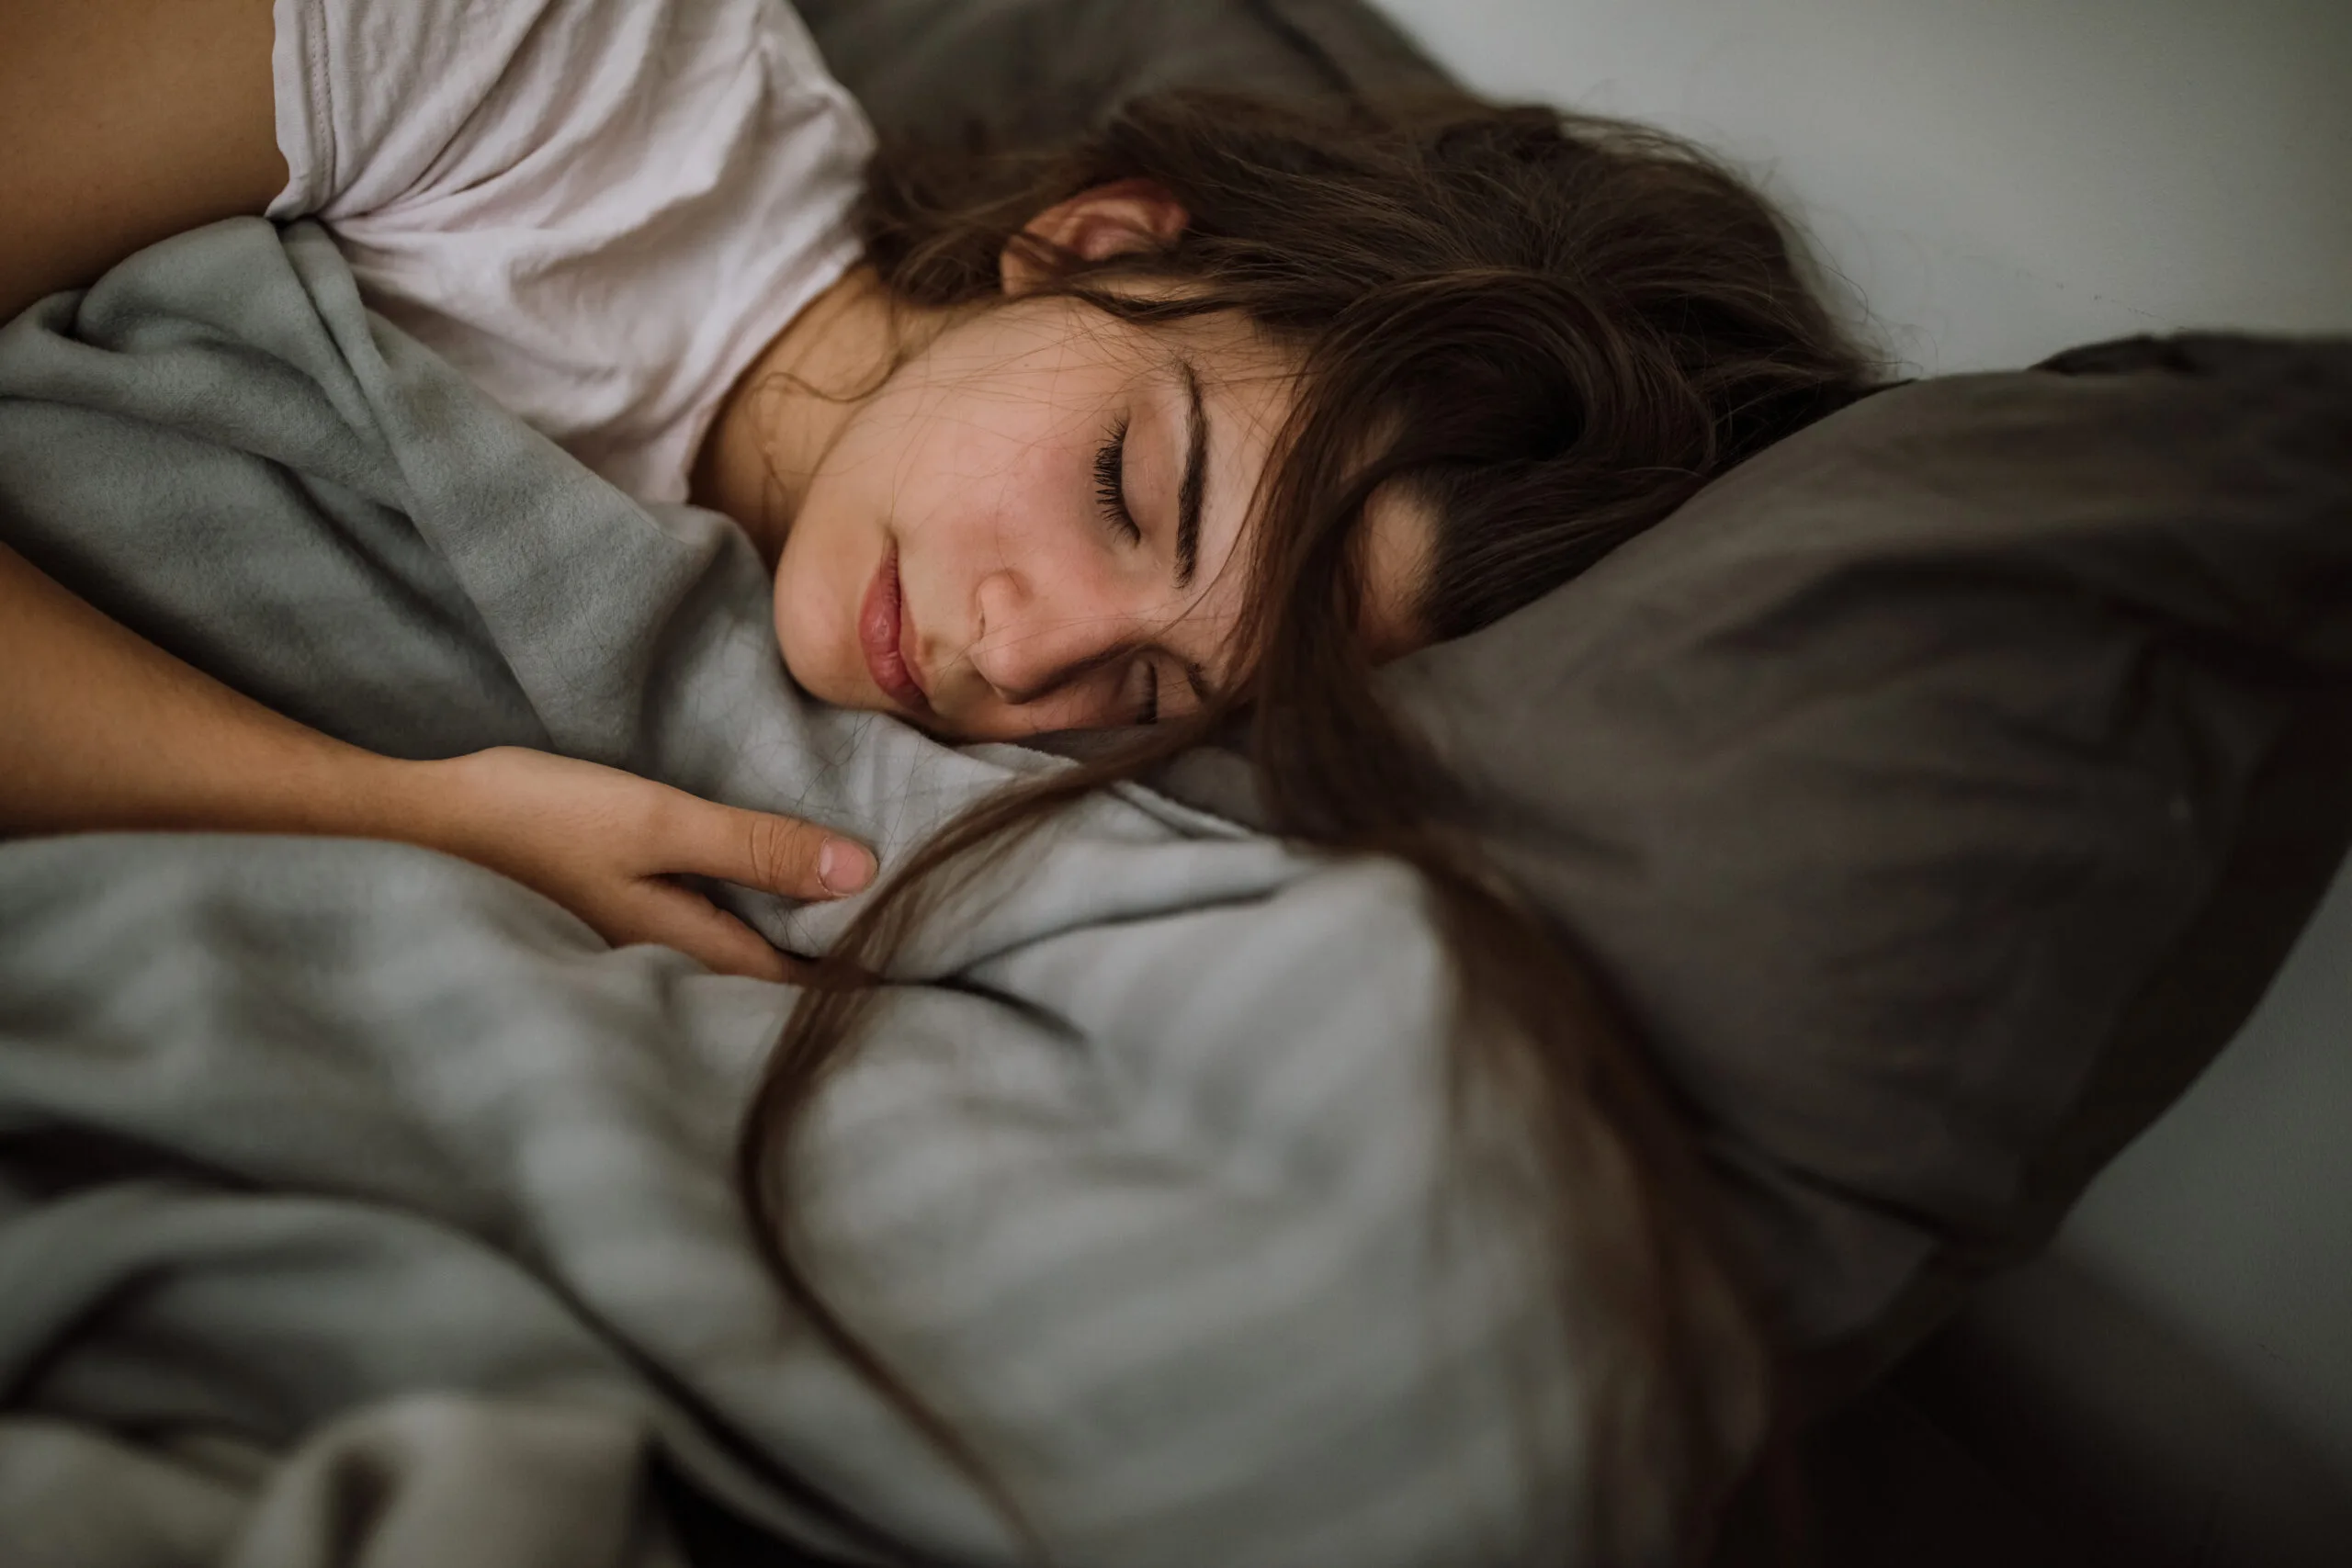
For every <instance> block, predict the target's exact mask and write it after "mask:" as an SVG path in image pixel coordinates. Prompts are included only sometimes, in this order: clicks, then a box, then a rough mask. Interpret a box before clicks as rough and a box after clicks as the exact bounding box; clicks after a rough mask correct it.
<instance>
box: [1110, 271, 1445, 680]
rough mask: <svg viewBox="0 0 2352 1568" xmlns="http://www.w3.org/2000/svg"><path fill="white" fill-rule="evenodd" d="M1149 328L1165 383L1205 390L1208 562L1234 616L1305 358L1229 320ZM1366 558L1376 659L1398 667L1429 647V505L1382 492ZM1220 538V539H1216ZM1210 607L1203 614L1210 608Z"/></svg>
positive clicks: (1408, 495)
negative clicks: (1424, 619)
mask: <svg viewBox="0 0 2352 1568" xmlns="http://www.w3.org/2000/svg"><path fill="white" fill-rule="evenodd" d="M1172 328H1173V330H1171V328H1170V327H1161V328H1154V329H1146V333H1147V335H1148V336H1151V337H1154V338H1156V339H1157V340H1158V341H1157V344H1156V354H1157V363H1156V366H1155V369H1156V371H1157V373H1158V374H1160V375H1163V376H1166V377H1169V378H1171V379H1176V380H1180V381H1181V380H1182V379H1183V378H1186V376H1187V375H1188V374H1189V375H1190V376H1191V377H1192V378H1195V379H1196V380H1197V382H1198V385H1199V388H1200V394H1201V401H1202V409H1203V412H1204V414H1205V415H1206V417H1207V420H1208V423H1209V428H1210V455H1211V457H1210V463H1209V467H1208V473H1207V483H1206V490H1207V494H1206V497H1205V498H1204V499H1205V504H1204V507H1203V519H1204V520H1203V535H1204V537H1203V540H1202V544H1203V556H1204V561H1206V560H1210V559H1214V560H1215V561H1216V562H1217V563H1218V565H1219V567H1220V568H1221V569H1227V568H1229V569H1230V570H1220V571H1219V573H1218V575H1219V576H1220V577H1221V578H1222V579H1224V580H1225V581H1224V582H1223V583H1222V584H1220V585H1219V587H1218V588H1217V589H1213V590H1212V591H1211V592H1212V594H1215V593H1216V592H1222V593H1223V594H1225V595H1227V596H1229V600H1228V604H1229V607H1230V609H1232V610H1238V605H1239V601H1240V600H1241V599H1243V598H1244V597H1246V594H1247V592H1248V585H1247V584H1246V582H1243V581H1241V578H1242V567H1243V565H1244V563H1246V561H1247V560H1248V558H1249V557H1250V553H1251V552H1250V551H1249V550H1247V549H1245V548H1243V547H1242V546H1243V545H1244V544H1246V543H1247V542H1248V541H1249V539H1250V535H1251V533H1252V531H1253V530H1254V529H1255V528H1256V526H1257V525H1259V523H1260V522H1261V511H1260V509H1261V507H1262V505H1263V502H1264V492H1265V490H1266V488H1267V481H1268V479H1270V475H1269V474H1268V468H1269V465H1270V464H1271V463H1272V461H1273V460H1274V459H1275V457H1276V456H1277V446H1278V443H1279V441H1280V439H1281V437H1282V435H1283V430H1284V426H1285V424H1286V423H1287V422H1288V421H1289V419H1290V417H1291V414H1292V412H1294V411H1295V408H1296V407H1297V403H1298V399H1299V395H1300V379H1299V377H1300V372H1299V366H1298V358H1297V355H1295V354H1293V353H1290V352H1288V351H1286V350H1284V349H1283V348H1282V347H1281V346H1280V345H1278V344H1274V343H1273V342H1272V341H1271V340H1270V339H1268V338H1267V337H1266V336H1265V334H1263V333H1261V332H1259V331H1258V330H1257V329H1256V328H1255V327H1254V326H1253V325H1251V324H1250V322H1248V321H1243V320H1240V319H1238V318H1236V317H1233V316H1230V315H1218V316H1206V317H1199V318H1193V319H1191V320H1187V321H1181V322H1177V323H1173V324H1172ZM1362 527H1363V536H1362V544H1361V551H1362V553H1361V556H1360V558H1361V560H1362V561H1363V570H1364V576H1365V581H1364V584H1363V588H1364V597H1363V621H1362V623H1361V625H1360V626H1359V628H1358V629H1359V631H1360V632H1361V633H1362V635H1363V638H1364V642H1365V645H1366V649H1367V650H1368V651H1369V652H1370V654H1371V656H1372V657H1373V658H1374V660H1386V659H1393V658H1396V657H1398V656H1399V655H1402V654H1405V653H1408V652H1410V651H1412V650H1413V649H1415V648H1418V647H1421V646H1423V645H1425V644H1426V643H1427V642H1428V641H1429V640H1430V639H1429V637H1428V636H1427V634H1426V631H1425V629H1424V628H1423V626H1422V625H1421V621H1420V616H1419V613H1418V610H1419V601H1420V596H1421V593H1420V591H1421V585H1422V584H1423V583H1424V582H1425V581H1427V577H1428V571H1429V567H1430V561H1431V559H1432V558H1433V556H1434V553H1435V548H1436V539H1437V519H1436V514H1435V513H1434V512H1433V511H1432V510H1431V509H1430V506H1429V505H1428V503H1427V502H1426V501H1425V500H1424V499H1423V498H1421V497H1419V496H1418V495H1416V494H1414V493H1412V492H1411V491H1409V490H1408V488H1407V487H1405V486H1402V485H1397V484H1391V485H1385V486H1383V487H1382V488H1381V489H1380V490H1378V491H1375V492H1374V495H1373V497H1372V500H1371V502H1370V503H1369V504H1368V505H1367V507H1366V508H1365V513H1364V517H1363V525H1362ZM1212 535H1213V536H1214V537H1213V538H1212ZM1208 607H1209V606H1207V605H1204V609H1205V608H1208Z"/></svg>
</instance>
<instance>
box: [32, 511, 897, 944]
mask: <svg viewBox="0 0 2352 1568" xmlns="http://www.w3.org/2000/svg"><path fill="white" fill-rule="evenodd" d="M0 669H6V671H9V677H8V679H7V680H6V681H5V682H0V736H5V737H6V746H5V748H0V837H6V836H8V835H13V834H18V833H28V832H32V833H43V832H73V831H90V830H102V829H225V830H232V831H251V832H273V833H322V834H332V835H337V836H343V837H350V838H369V839H390V840H399V841H402V842H407V843H413V844H421V845H424V846H425V847H427V848H430V849H437V850H442V851H445V852H448V853H451V854H456V855H461V856H463V857H465V858H466V859H469V860H471V861H475V862H477V863H481V864H482V865H486V866H489V867H491V868H492V870H495V871H499V872H502V873H503V874H506V875H508V876H511V877H513V878H515V880H516V881H518V882H521V883H523V884H525V885H526V886H530V887H533V888H536V889H537V890H538V891H539V892H541V893H543V894H545V895H547V896H548V897H550V898H553V899H554V900H555V901H556V902H558V903H560V904H561V905H563V906H564V907H565V908H569V909H570V910H571V912H572V913H573V914H575V915H578V916H579V917H580V918H581V919H583V920H585V921H586V922H587V923H588V924H589V925H590V926H592V927H594V929H595V930H596V931H597V932H598V933H599V934H600V935H602V936H604V937H605V940H607V941H609V942H614V943H616V944H619V943H625V942H661V943H662V944H664V945H666V946H670V947H675V948H679V949H681V950H683V951H684V952H686V953H690V954H692V955H693V956H695V958H698V959H700V960H701V961H702V962H703V963H704V964H708V965H709V966H710V967H712V968H714V969H719V970H725V971H728V972H729V973H733V974H740V975H753V976H761V977H763V978H768V979H783V978H786V977H788V976H790V974H791V973H792V966H791V964H790V962H789V961H788V960H786V958H785V957H784V956H783V955H782V954H780V953H777V952H775V949H773V948H771V947H770V946H769V945H768V944H767V942H765V941H763V940H762V939H761V938H760V937H759V936H758V935H757V934H756V933H755V932H753V931H751V930H750V928H748V927H746V926H744V925H743V924H742V923H741V921H739V920H737V919H735V918H734V917H733V916H731V915H729V914H727V913H725V912H724V911H722V910H720V909H719V908H717V907H716V906H715V905H713V904H712V903H711V902H710V901H709V900H707V899H706V898H704V897H701V896H700V895H698V894H695V893H693V892H691V891H689V890H688V889H686V888H685V887H684V886H680V885H679V884H678V883H676V882H675V881H673V877H675V876H677V875H679V874H693V875H697V876H708V877H717V878H718V879H720V880H722V881H728V882H737V883H742V884H744V885H746V886H753V887H763V888H767V889H769V890H770V891H773V892H776V893H782V894H784V895H786V896H787V897H797V898H822V897H832V896H833V895H835V894H838V893H846V892H854V891H855V890H856V889H858V888H860V887H863V886H865V884H866V882H867V881H869V880H870V879H871V877H872V876H873V873H874V861H873V857H872V856H871V855H870V854H868V853H867V852H865V850H864V849H863V848H862V847H860V846H858V845H856V844H854V843H851V842H849V841H848V840H842V839H837V838H835V837H834V836H833V835H831V834H830V833H828V832H826V831H825V830H824V829H820V828H816V827H813V826H811V825H809V824H808V823H804V822H797V821H795V820H793V819H792V818H785V817H774V816H769V815H766V814H764V813H761V812H755V811H742V810H738V809H736V808H735V807H728V806H718V805H714V804H713V803H711V802H709V801H706V800H701V799H697V798H696V797H695V796H693V795H686V794H684V793H682V792H681V791H678V790H674V789H671V788H669V787H668V786H666V785H663V784H653V783H651V782H650V781H648V780H645V779H641V778H638V777H636V776H635V775H633V774H629V773H621V772H618V771H617V770H615V769H611V768H604V767H599V766H597V765H595V764H594V763H592V762H582V761H574V760H572V759H570V758H564V757H552V756H548V755H546V754H544V753H541V752H536V751H527V750H517V749H515V748H501V749H499V750H491V751H481V752H476V753H474V754H472V755H470V756H465V757H456V758H451V759H448V760H447V761H425V762H411V761H394V760H392V759H390V758H386V757H380V756H378V755H376V754H375V753H373V752H370V751H365V750H360V749H359V748H357V747H355V746H349V745H345V743H344V742H342V741H339V740H335V739H330V738H329V737H327V736H324V735H322V734H320V733H319V732H318V731H316V730H313V729H311V728H306V727H304V726H302V725H300V724H297V723H295V722H294V721H293V720H291V719H288V718H287V717H284V716H281V715H279V714H277V713H274V712H272V711H271V710H270V709H268V708H266V707H264V706H262V705H260V704H258V703H255V702H254V701H252V700H250V699H249V698H246V697H244V696H243V695H240V694H237V693H235V692H233V691H231V690H230V689H229V688H228V687H226V686H223V685H222V684H220V682H217V681H214V680H212V679H211V678H210V677H209V676H207V675H204V674H202V673H200V672H198V671H196V670H194V669H191V668H190V667H189V666H187V665H186V664H183V663H181V662H180V661H179V660H175V659H174V658H172V657H171V656H170V655H169V654H167V653H164V651H163V650H162V649H158V648H156V647H155V646H154V645H153V644H152V643H149V642H147V641H145V640H144V639H142V638H141V637H137V636H136V635H134V634H133V633H131V632H130V631H128V630H125V629H124V628H123V627H122V626H118V625H116V624H115V623H114V622H113V621H110V620H108V619H107V617H106V616H104V615H100V614H99V613H98V612H97V611H96V610H94V609H92V608H90V606H89V605H87V604H84V603H83V602H82V601H81V600H79V599H77V598H75V597H74V595H73V594H71V593H69V592H66V591H65V590H64V589H62V588H61V587H59V586H58V585H57V584H56V583H55V582H53V581H51V580H50V579H49V578H48V577H47V576H45V575H44V574H43V573H41V572H40V570H37V569H36V568H34V567H33V566H32V565H31V564H30V563H29V562H28V561H26V560H25V558H23V557H21V556H19V555H17V553H16V552H15V551H13V550H11V549H8V548H7V547H5V546H0Z"/></svg>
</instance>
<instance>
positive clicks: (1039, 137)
mask: <svg viewBox="0 0 2352 1568" xmlns="http://www.w3.org/2000/svg"><path fill="white" fill-rule="evenodd" d="M797 9H798V10H799V13H800V15H801V17H802V18H803V19H805V20H806V21H807V22H808V24H809V32H810V33H811V34H812V35H813V36H814V37H815V38H816V40H817V46H818V48H819V49H820V51H822V52H823V54H824V56H825V63H826V64H827V65H829V66H830V67H831V69H832V72H833V73H834V75H836V76H837V77H839V78H840V79H841V81H842V85H845V86H847V87H848V88H849V89H850V91H851V92H853V93H854V94H856V95H857V98H858V101H859V103H861V104H863V105H864V106H865V111H866V113H867V114H868V115H869V116H871V117H872V118H873V119H874V122H875V124H876V126H877V127H879V128H880V129H881V130H883V131H884V132H885V133H887V134H892V135H902V136H903V135H913V136H922V137H928V138H934V139H936V138H949V139H955V138H960V137H963V136H965V135H967V134H968V133H970V132H972V131H975V130H978V131H983V132H985V133H987V134H988V135H989V136H991V137H994V138H997V139H1001V140H1009V141H1016V142H1034V141H1050V140H1054V139H1058V138H1060V137H1063V136H1067V135H1069V134H1070V133H1071V132H1072V131H1075V130H1079V129H1080V128H1081V127H1084V126H1087V125H1090V124H1092V123H1093V122H1095V121H1096V120H1098V119H1100V118H1103V116H1105V115H1106V114H1108V113H1109V112H1110V111H1111V110H1112V109H1114V108H1115V107H1118V105H1119V104H1120V103H1121V102H1123V101H1124V100H1125V99H1127V98H1130V97H1133V96H1136V95H1137V94H1140V93H1148V92H1151V91H1154V90H1157V89H1159V88H1163V87H1178V86H1202V87H1216V88H1223V89H1227V90H1230V91H1235V92H1261V93H1274V94H1301V95H1308V94H1329V93H1351V92H1360V91H1366V90H1374V91H1379V90H1389V89H1394V88H1406V87H1417V86H1418V87H1428V86H1431V85H1444V84H1445V83H1446V82H1447V81H1448V78H1447V77H1446V76H1445V75H1444V74H1443V73H1441V72H1440V71H1439V70H1438V69H1437V67H1436V66H1434V65H1432V64H1430V62H1429V61H1428V59H1427V58H1426V57H1424V56H1423V55H1422V54H1421V53H1420V51H1419V50H1417V49H1415V48H1414V47H1413V45H1412V44H1411V43H1409V42H1408V41H1407V40H1406V39H1405V37H1404V35H1403V34H1402V33H1399V32H1398V31H1397V28H1395V27H1393V26H1392V25H1391V24H1390V23H1389V22H1388V21H1387V20H1385V18H1384V17H1381V15H1380V14H1379V13H1378V12H1376V11H1374V9H1373V8H1372V7H1371V6H1367V5H1364V4H1363V0H797Z"/></svg>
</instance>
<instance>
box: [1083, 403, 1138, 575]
mask: <svg viewBox="0 0 2352 1568" xmlns="http://www.w3.org/2000/svg"><path fill="white" fill-rule="evenodd" d="M1094 507H1095V510H1096V511H1098V512H1100V513H1102V514H1103V522H1105V523H1106V524H1108V525H1110V527H1111V530H1112V532H1114V533H1115V534H1117V535H1118V536H1120V537H1121V538H1122V539H1125V541H1126V542H1127V543H1128V544H1131V545H1139V544H1141V543H1143V529H1142V527H1141V526H1140V525H1138V524H1137V523H1136V515H1135V513H1133V512H1130V511H1129V510H1127V416H1126V415H1125V414H1121V415H1120V416H1119V419H1118V423H1115V424H1114V425H1112V426H1111V429H1110V431H1109V433H1108V434H1106V435H1104V437H1103V445H1102V446H1098V447H1096V448H1095V449H1094Z"/></svg>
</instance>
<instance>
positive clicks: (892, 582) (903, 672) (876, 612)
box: [857, 543, 931, 714]
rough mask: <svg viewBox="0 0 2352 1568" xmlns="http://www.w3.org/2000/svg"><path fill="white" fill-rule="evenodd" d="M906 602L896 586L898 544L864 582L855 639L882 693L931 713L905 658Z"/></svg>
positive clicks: (897, 580)
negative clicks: (866, 582)
mask: <svg viewBox="0 0 2352 1568" xmlns="http://www.w3.org/2000/svg"><path fill="white" fill-rule="evenodd" d="M910 640H912V639H910V637H908V635H907V617H906V602H905V599H904V597H903V595H902V594H901V593H900V592H899V547H898V546H897V545H896V544H895V543H894V544H892V545H891V546H890V547H889V548H888V550H886V551H885V552H883V556H882V565H881V567H880V569H879V570H876V572H875V574H874V581H872V582H870V583H868V584H867V585H866V589H865V601H864V602H863V603H862V604H859V605H858V609H857V641H858V647H859V649H860V650H861V651H863V652H864V653H865V669H866V672H867V673H868V674H871V675H872V676H873V677H874V683H875V684H876V685H877V686H879V687H881V688H882V692H883V694H884V695H885V696H887V697H888V698H889V699H890V700H891V701H892V702H895V703H899V704H900V705H904V706H906V707H908V708H910V709H912V710H913V711H914V712H916V713H919V714H928V713H930V712H931V699H930V698H929V697H927V696H925V695H924V694H923V689H922V685H921V684H920V683H919V682H917V681H916V680H915V674H914V664H913V661H912V660H909V659H908V658H907V645H908V643H909V642H910Z"/></svg>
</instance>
